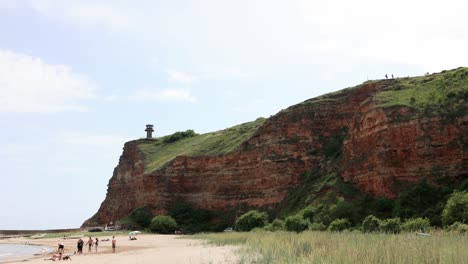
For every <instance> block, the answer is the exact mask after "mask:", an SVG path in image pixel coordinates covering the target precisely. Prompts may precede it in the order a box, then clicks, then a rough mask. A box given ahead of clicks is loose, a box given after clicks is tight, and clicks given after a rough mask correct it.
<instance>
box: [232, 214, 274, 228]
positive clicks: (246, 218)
mask: <svg viewBox="0 0 468 264" xmlns="http://www.w3.org/2000/svg"><path fill="white" fill-rule="evenodd" d="M267 220H268V214H267V213H264V212H263V213H260V212H259V211H257V210H252V211H249V212H247V213H245V214H243V215H241V217H239V218H238V219H237V221H236V224H235V227H236V230H237V231H247V232H248V231H250V230H252V229H254V228H256V227H264V226H265V225H266V223H267Z"/></svg>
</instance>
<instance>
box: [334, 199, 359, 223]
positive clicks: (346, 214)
mask: <svg viewBox="0 0 468 264" xmlns="http://www.w3.org/2000/svg"><path fill="white" fill-rule="evenodd" d="M355 211H356V210H355V209H354V207H353V205H352V204H351V203H350V202H347V201H345V200H344V199H343V198H341V197H340V198H339V199H338V202H337V203H336V204H334V205H332V206H331V207H330V219H331V220H332V221H333V220H335V219H344V218H347V219H352V218H354V212H355Z"/></svg>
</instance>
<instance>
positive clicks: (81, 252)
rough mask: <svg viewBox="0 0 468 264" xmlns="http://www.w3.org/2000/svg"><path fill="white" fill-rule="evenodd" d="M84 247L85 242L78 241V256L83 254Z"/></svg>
mask: <svg viewBox="0 0 468 264" xmlns="http://www.w3.org/2000/svg"><path fill="white" fill-rule="evenodd" d="M83 245H84V241H83V239H81V238H80V239H78V243H76V246H77V247H78V254H83Z"/></svg>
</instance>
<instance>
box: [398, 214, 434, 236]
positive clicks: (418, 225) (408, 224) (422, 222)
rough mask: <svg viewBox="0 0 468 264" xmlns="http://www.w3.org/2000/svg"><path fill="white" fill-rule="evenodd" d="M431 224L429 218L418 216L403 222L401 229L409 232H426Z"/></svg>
mask: <svg viewBox="0 0 468 264" xmlns="http://www.w3.org/2000/svg"><path fill="white" fill-rule="evenodd" d="M430 226H431V223H430V222H429V219H427V218H421V217H418V218H410V219H407V220H406V221H405V222H404V223H403V224H401V229H402V230H403V231H408V232H416V231H419V232H426V231H427V230H428V229H429V227H430Z"/></svg>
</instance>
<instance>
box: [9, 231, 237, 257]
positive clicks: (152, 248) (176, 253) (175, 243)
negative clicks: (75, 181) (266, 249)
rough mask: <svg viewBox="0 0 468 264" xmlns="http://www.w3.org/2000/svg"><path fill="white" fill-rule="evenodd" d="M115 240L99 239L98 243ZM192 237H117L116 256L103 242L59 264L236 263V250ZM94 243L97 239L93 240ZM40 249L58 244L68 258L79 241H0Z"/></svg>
mask: <svg viewBox="0 0 468 264" xmlns="http://www.w3.org/2000/svg"><path fill="white" fill-rule="evenodd" d="M106 238H109V239H110V240H112V237H100V238H99V240H102V239H106ZM186 238H189V237H184V238H182V236H177V235H150V234H148V235H147V234H141V235H138V240H132V241H130V240H129V239H128V236H116V239H117V248H116V253H112V247H111V241H100V243H99V247H98V253H95V252H94V248H93V252H92V253H88V247H87V246H85V247H83V253H84V254H83V255H74V256H72V261H60V263H75V264H76V263H83V264H88V263H89V264H91V263H93V264H94V263H109V264H110V263H112V264H126V263H135V264H137V263H165V264H171V263H178V264H185V263H188V264H208V263H236V262H237V261H238V258H237V257H236V255H235V251H236V250H237V248H236V247H232V246H224V247H215V246H209V245H206V242H205V241H202V240H194V239H186ZM93 239H94V237H93ZM83 240H84V241H85V243H86V241H87V238H83ZM28 241H29V242H30V243H31V244H35V245H36V244H37V245H45V246H49V247H51V248H53V249H54V250H57V244H58V243H63V244H64V245H65V254H73V253H74V252H75V251H76V250H77V249H76V243H77V241H78V239H66V240H63V239H58V238H54V239H37V240H30V239H29V240H28V239H26V238H16V239H8V241H0V243H17V244H22V243H26V242H28ZM50 257H51V254H48V255H43V256H37V257H34V258H32V259H28V260H27V261H26V262H24V261H23V260H21V261H16V262H9V263H28V264H35V263H42V264H44V263H49V262H50V263H52V262H53V261H51V260H47V261H45V260H44V259H46V258H50Z"/></svg>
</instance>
